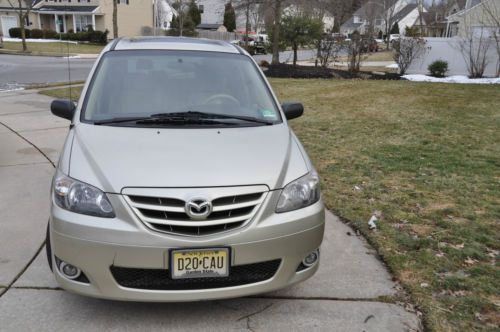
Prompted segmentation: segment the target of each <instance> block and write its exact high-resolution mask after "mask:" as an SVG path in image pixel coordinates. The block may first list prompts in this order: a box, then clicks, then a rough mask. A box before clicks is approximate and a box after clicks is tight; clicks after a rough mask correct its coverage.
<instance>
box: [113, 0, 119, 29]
mask: <svg viewBox="0 0 500 332" xmlns="http://www.w3.org/2000/svg"><path fill="white" fill-rule="evenodd" d="M113 38H115V39H116V38H118V0H113Z"/></svg>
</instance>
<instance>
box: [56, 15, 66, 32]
mask: <svg viewBox="0 0 500 332" xmlns="http://www.w3.org/2000/svg"><path fill="white" fill-rule="evenodd" d="M56 31H57V32H59V33H61V32H66V31H65V30H64V16H63V15H57V16H56Z"/></svg>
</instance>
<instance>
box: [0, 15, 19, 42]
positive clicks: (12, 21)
mask: <svg viewBox="0 0 500 332" xmlns="http://www.w3.org/2000/svg"><path fill="white" fill-rule="evenodd" d="M0 20H1V21H2V31H3V35H4V37H10V35H9V29H10V28H17V26H18V24H17V17H15V16H2V17H1V18H0Z"/></svg>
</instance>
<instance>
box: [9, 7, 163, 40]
mask: <svg viewBox="0 0 500 332" xmlns="http://www.w3.org/2000/svg"><path fill="white" fill-rule="evenodd" d="M153 6H154V2H153V1H152V0H118V33H119V35H120V36H138V35H143V34H144V33H145V31H147V30H148V29H149V30H151V29H152V27H153ZM112 17H113V1H112V0H35V5H34V6H33V9H32V11H31V13H30V16H29V18H28V20H27V22H24V24H25V26H26V27H27V28H28V29H49V30H54V31H56V32H59V33H65V32H68V31H70V30H71V31H74V32H79V31H85V30H87V28H88V27H89V26H92V28H93V29H94V30H100V31H105V30H108V31H113V19H112ZM18 21H19V18H18V16H17V12H16V11H15V10H14V9H13V8H12V7H11V6H10V4H9V1H8V0H0V23H1V24H0V26H1V29H0V34H3V35H4V36H6V37H8V36H9V29H10V28H13V27H18V26H19V22H18Z"/></svg>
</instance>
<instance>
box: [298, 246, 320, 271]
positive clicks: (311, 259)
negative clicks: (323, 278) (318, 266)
mask: <svg viewBox="0 0 500 332" xmlns="http://www.w3.org/2000/svg"><path fill="white" fill-rule="evenodd" d="M318 259H319V249H316V250H314V251H313V252H312V253H310V254H309V255H307V256H306V258H304V260H303V261H302V264H304V265H305V266H307V267H310V266H313V265H314V263H316V261H317V260H318Z"/></svg>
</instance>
